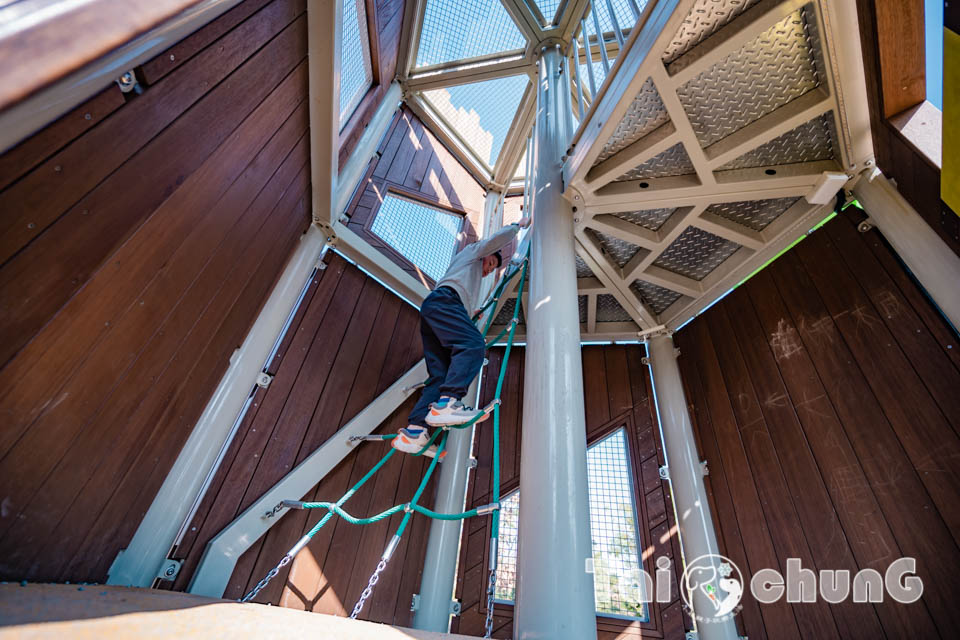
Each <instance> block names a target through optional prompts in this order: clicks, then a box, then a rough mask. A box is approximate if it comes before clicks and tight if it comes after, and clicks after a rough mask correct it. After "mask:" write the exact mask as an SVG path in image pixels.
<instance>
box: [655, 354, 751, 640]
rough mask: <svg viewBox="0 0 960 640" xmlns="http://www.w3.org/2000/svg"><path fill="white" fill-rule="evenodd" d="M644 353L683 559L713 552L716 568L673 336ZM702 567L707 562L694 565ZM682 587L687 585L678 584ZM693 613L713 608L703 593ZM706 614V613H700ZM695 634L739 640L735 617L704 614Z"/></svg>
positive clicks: (698, 594) (710, 522)
mask: <svg viewBox="0 0 960 640" xmlns="http://www.w3.org/2000/svg"><path fill="white" fill-rule="evenodd" d="M647 354H648V356H649V362H650V372H651V375H652V377H653V391H654V397H655V398H656V403H657V415H658V416H659V419H660V437H661V438H662V439H663V450H664V456H665V457H666V459H667V469H668V471H669V474H670V488H671V491H672V492H673V501H674V504H675V505H676V508H677V525H678V526H679V528H680V545H681V548H682V549H683V557H684V559H685V561H686V562H693V561H695V560H697V559H698V558H702V557H703V556H709V555H713V556H714V558H712V559H710V560H709V562H712V563H713V564H715V565H716V566H715V568H719V564H720V562H719V559H718V558H716V556H717V555H718V554H719V553H720V551H719V547H718V545H717V534H716V531H714V528H713V520H712V519H711V517H710V505H709V502H708V501H707V491H706V488H705V487H704V484H703V469H702V467H701V465H700V455H699V454H698V453H697V443H696V440H695V439H694V435H693V425H692V424H691V423H690V415H689V413H687V401H686V398H685V396H684V393H683V382H682V380H681V378H680V368H679V367H678V366H677V352H676V350H675V349H674V347H673V338H672V337H671V336H669V335H658V336H654V337H651V338H649V339H648V340H647ZM697 565H698V566H705V562H704V561H701V562H698V563H697ZM680 588H681V589H684V588H686V587H685V585H683V584H681V585H680ZM693 610H694V612H698V611H702V612H711V611H715V608H714V606H713V603H712V602H711V601H710V600H709V598H708V597H707V594H706V593H704V592H703V591H701V590H700V589H694V590H693ZM704 616H709V613H704ZM697 632H698V637H699V638H702V640H737V638H738V636H737V627H736V624H735V623H734V621H733V619H730V618H728V619H727V620H724V621H712V620H711V619H710V618H705V619H703V620H699V621H698V622H697Z"/></svg>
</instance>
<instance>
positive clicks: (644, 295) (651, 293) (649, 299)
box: [630, 280, 680, 314]
mask: <svg viewBox="0 0 960 640" xmlns="http://www.w3.org/2000/svg"><path fill="white" fill-rule="evenodd" d="M630 288H631V289H633V290H634V291H636V292H637V295H639V296H640V299H641V300H643V302H644V303H645V304H646V305H647V306H648V307H650V308H651V309H652V310H653V312H654V313H656V314H661V313H663V312H664V311H666V309H667V308H668V307H669V306H670V305H672V304H673V303H674V302H676V301H677V299H678V298H679V297H680V294H679V293H677V292H676V291H671V290H670V289H665V288H663V287H659V286H657V285H655V284H653V283H652V282H647V281H646V280H634V281H633V284H631V285H630Z"/></svg>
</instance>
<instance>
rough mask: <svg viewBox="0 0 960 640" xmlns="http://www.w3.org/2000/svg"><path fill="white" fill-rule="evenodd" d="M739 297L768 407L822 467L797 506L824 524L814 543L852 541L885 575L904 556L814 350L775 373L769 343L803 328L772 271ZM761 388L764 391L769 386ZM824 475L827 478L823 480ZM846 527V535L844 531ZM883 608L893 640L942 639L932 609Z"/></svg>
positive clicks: (806, 482)
mask: <svg viewBox="0 0 960 640" xmlns="http://www.w3.org/2000/svg"><path fill="white" fill-rule="evenodd" d="M748 294H749V295H748ZM732 295H734V296H736V298H734V300H735V301H736V302H738V303H740V304H739V306H740V307H741V308H745V309H747V306H746V305H747V304H750V305H751V306H752V308H753V309H754V310H755V311H756V315H755V316H754V315H753V314H752V313H751V312H750V311H747V312H745V313H744V315H745V316H747V317H748V320H749V321H748V322H745V323H743V331H744V334H745V340H744V341H743V343H744V344H747V343H749V345H750V348H746V347H745V352H746V353H749V354H752V355H751V356H750V357H751V358H756V367H757V376H756V378H757V379H759V378H761V377H762V376H764V375H766V376H769V378H770V380H771V381H770V382H768V383H766V384H767V385H770V386H773V387H774V388H775V389H777V391H769V392H768V395H771V396H772V397H773V398H774V399H775V400H774V402H772V403H771V404H772V405H773V406H772V407H770V408H769V410H770V411H771V412H773V411H776V412H777V413H780V414H783V420H785V421H788V422H789V421H792V420H794V419H795V420H796V421H798V423H799V424H800V425H801V427H802V429H803V434H800V435H799V436H794V437H795V438H796V437H805V439H806V443H808V446H809V448H810V450H811V451H812V453H813V456H814V457H815V463H816V466H817V468H819V470H820V472H819V473H817V474H814V472H813V471H808V472H807V473H808V474H809V475H808V476H806V477H805V478H804V479H803V482H802V491H800V492H799V495H797V500H798V504H800V505H801V506H805V507H807V508H809V509H813V511H812V512H810V513H809V515H808V516H807V517H808V518H814V519H815V520H816V522H817V525H816V526H814V527H805V528H804V531H805V532H806V535H807V537H808V539H809V540H810V541H811V544H812V545H813V546H814V548H815V549H817V548H820V549H823V550H824V551H825V552H827V553H829V554H831V555H836V554H837V552H838V551H839V548H838V545H835V543H834V542H835V541H836V540H839V539H841V538H842V537H843V536H845V537H846V540H847V541H848V542H849V545H850V550H851V552H852V553H853V555H854V557H855V558H856V562H857V567H858V568H862V567H870V568H873V569H875V570H877V571H880V572H881V573H882V572H884V571H886V567H887V566H888V564H889V562H891V561H892V560H893V559H895V558H894V556H895V555H896V554H897V553H899V552H900V551H899V549H898V546H897V542H896V540H895V539H894V536H893V534H892V532H891V531H890V527H889V525H888V524H887V522H886V521H885V520H884V518H883V512H882V511H881V509H880V506H879V505H878V503H877V499H876V497H875V496H874V494H873V491H871V489H870V483H869V481H868V479H867V476H866V475H865V474H864V470H863V467H862V466H861V464H860V462H859V460H858V458H857V455H856V453H855V452H854V450H853V448H852V446H851V443H850V439H849V438H848V436H847V434H846V433H845V425H844V424H842V423H841V422H840V419H839V418H838V416H837V413H836V411H835V410H834V407H833V404H831V402H830V398H829V397H828V395H827V392H826V389H824V386H823V384H822V383H821V378H820V376H818V375H817V371H816V369H815V368H814V365H813V362H812V361H811V359H810V358H811V355H812V353H811V350H810V348H809V347H808V346H805V348H804V349H802V350H799V351H797V352H795V353H793V354H791V356H790V357H788V358H783V359H781V360H780V361H779V362H775V364H776V369H777V371H778V372H779V374H778V375H774V370H773V369H772V368H771V362H770V360H771V359H772V358H773V347H769V346H768V345H769V340H770V339H771V338H775V337H776V336H778V335H785V334H784V332H787V334H790V333H793V332H796V327H794V325H793V321H792V318H791V315H790V313H789V312H788V311H787V309H786V307H785V305H784V303H783V301H782V299H781V298H780V294H779V292H778V291H777V289H776V286H775V284H774V282H773V279H772V278H771V275H770V272H764V273H760V274H757V276H756V281H755V282H752V283H751V285H750V287H749V288H747V289H746V290H745V291H743V292H741V291H735V292H734V294H732ZM747 298H749V300H748V299H747ZM754 317H755V318H756V320H754ZM757 323H759V325H760V326H758V325H757ZM797 335H799V336H800V338H801V339H802V340H803V343H804V345H810V343H811V341H812V340H816V339H817V336H819V337H821V338H823V337H826V335H828V334H825V333H823V331H822V330H819V329H818V328H812V329H810V330H808V329H804V331H801V332H799V333H798V334H797ZM763 346H768V349H769V352H768V353H769V355H765V354H764V352H763V348H762V347H763ZM781 376H782V378H781ZM778 379H782V387H781V385H778V384H776V382H777V380H778ZM757 384H758V387H759V385H761V384H763V383H761V382H758V383H757ZM780 389H782V390H780ZM793 416H796V417H795V418H793ZM790 431H792V429H791V430H790ZM786 435H788V436H789V435H791V433H789V432H788V433H787V434H786ZM795 446H799V445H795ZM801 463H802V464H803V461H802V460H801ZM805 466H809V463H805ZM821 477H822V480H821V481H818V479H819V478H821ZM824 490H827V491H828V492H829V500H830V502H831V503H832V505H831V506H829V507H828V506H823V505H825V502H824V501H825V497H824V496H823V491H824ZM811 502H812V504H811ZM834 510H835V513H836V515H835V516H834V515H833V514H834ZM838 520H839V522H838ZM840 527H842V530H840V531H838V529H839V528H840ZM842 555H844V556H845V554H842ZM844 564H847V563H846V561H845V560H844V559H842V558H838V559H832V558H831V559H830V560H829V561H827V562H826V563H825V566H828V567H831V568H832V567H835V566H836V567H840V566H842V565H844ZM876 609H877V613H878V616H879V618H880V621H881V623H882V624H883V627H884V629H886V630H887V631H888V632H890V631H891V630H892V631H893V633H892V634H890V635H892V636H893V637H900V636H903V635H909V634H910V631H908V630H909V629H911V628H912V629H914V630H916V631H917V633H918V636H919V637H924V636H929V637H934V635H935V634H936V631H935V630H934V628H933V625H932V622H931V620H930V618H929V615H927V614H926V611H925V608H924V610H923V611H920V608H917V610H916V611H915V610H914V609H915V608H914V607H912V606H905V605H898V604H897V603H896V602H892V601H889V600H888V601H886V602H884V603H882V604H880V605H876ZM911 618H912V620H911Z"/></svg>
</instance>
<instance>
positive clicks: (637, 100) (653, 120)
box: [584, 65, 670, 165]
mask: <svg viewBox="0 0 960 640" xmlns="http://www.w3.org/2000/svg"><path fill="white" fill-rule="evenodd" d="M585 66H586V65H584V67H585ZM669 121H670V115H669V114H668V113H667V109H666V107H664V106H663V101H662V100H661V99H660V94H658V93H657V89H656V87H654V86H653V80H650V79H649V78H648V79H647V81H646V82H644V83H643V87H641V88H640V91H639V92H637V95H636V96H635V97H634V99H633V102H631V103H630V107H629V108H628V109H627V113H626V114H624V116H623V118H622V119H621V120H620V123H619V124H618V125H617V128H616V130H615V131H614V132H613V135H612V136H610V138H609V139H608V140H607V143H606V144H604V145H603V149H602V150H601V151H600V155H599V156H597V160H596V162H594V164H595V165H596V164H600V163H601V162H603V161H604V160H606V159H607V158H609V157H610V156H612V155H613V154H615V153H616V152H618V151H620V150H622V149H625V148H627V147H629V146H630V145H631V144H633V143H634V142H636V141H637V140H639V139H640V138H642V137H644V136H645V135H647V134H648V133H650V132H651V131H653V130H654V129H656V128H657V127H659V126H661V125H663V124H666V123H667V122H669Z"/></svg>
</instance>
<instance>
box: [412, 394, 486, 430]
mask: <svg viewBox="0 0 960 640" xmlns="http://www.w3.org/2000/svg"><path fill="white" fill-rule="evenodd" d="M482 413H483V411H479V410H477V409H472V408H470V407H465V406H463V403H462V402H460V401H459V400H449V399H448V400H445V401H443V402H442V403H441V402H434V403H433V404H431V405H430V412H429V413H428V414H427V424H428V425H430V426H431V427H446V426H451V425H457V424H465V423H467V422H470V421H471V420H473V419H474V418H475V417H476V416H478V415H480V414H482ZM485 418H486V416H484V418H483V419H485Z"/></svg>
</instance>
